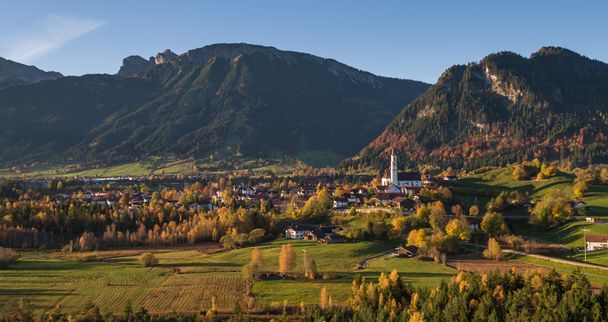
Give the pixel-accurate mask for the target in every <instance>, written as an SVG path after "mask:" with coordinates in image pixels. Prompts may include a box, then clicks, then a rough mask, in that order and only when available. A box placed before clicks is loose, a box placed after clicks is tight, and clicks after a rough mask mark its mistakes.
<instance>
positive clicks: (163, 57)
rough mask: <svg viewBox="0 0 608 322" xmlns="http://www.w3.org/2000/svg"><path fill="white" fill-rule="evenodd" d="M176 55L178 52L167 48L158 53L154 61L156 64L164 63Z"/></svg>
mask: <svg viewBox="0 0 608 322" xmlns="http://www.w3.org/2000/svg"><path fill="white" fill-rule="evenodd" d="M176 57H177V54H176V53H174V52H172V51H171V49H165V51H163V52H162V53H158V54H156V56H155V57H154V63H155V64H156V65H160V64H164V63H167V62H169V61H171V60H173V59H175V58H176ZM150 60H152V57H150Z"/></svg>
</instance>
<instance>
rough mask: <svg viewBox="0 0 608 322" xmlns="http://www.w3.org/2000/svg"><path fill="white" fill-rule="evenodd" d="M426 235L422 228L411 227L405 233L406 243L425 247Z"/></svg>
mask: <svg viewBox="0 0 608 322" xmlns="http://www.w3.org/2000/svg"><path fill="white" fill-rule="evenodd" d="M426 242H427V236H426V230H424V229H412V230H411V231H410V233H409V234H408V235H407V245H408V246H416V247H418V248H421V249H423V248H426Z"/></svg>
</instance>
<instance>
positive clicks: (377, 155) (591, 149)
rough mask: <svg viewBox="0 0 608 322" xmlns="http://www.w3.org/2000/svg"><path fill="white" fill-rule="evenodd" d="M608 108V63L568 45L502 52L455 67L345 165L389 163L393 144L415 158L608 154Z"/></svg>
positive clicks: (496, 161) (442, 161)
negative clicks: (528, 52) (524, 53)
mask: <svg viewBox="0 0 608 322" xmlns="http://www.w3.org/2000/svg"><path fill="white" fill-rule="evenodd" d="M607 113H608V65H607V64H605V63H603V62H601V61H599V60H594V59H590V58H587V57H585V56H582V55H580V54H577V53H575V52H573V51H571V50H568V49H565V48H561V47H550V46H547V47H542V48H541V49H539V50H538V51H537V52H535V53H533V54H532V55H530V57H529V58H526V57H522V56H520V55H518V54H515V53H512V52H499V53H494V54H490V55H488V56H486V57H484V58H483V59H481V60H480V61H479V62H477V63H471V64H468V65H455V66H452V67H450V68H448V69H447V70H446V71H445V72H444V73H443V74H442V75H441V77H439V79H438V81H437V83H436V84H435V85H433V86H431V87H430V88H429V89H428V90H427V91H426V92H425V93H424V94H423V95H421V96H420V97H418V98H417V99H416V100H414V101H413V102H412V103H410V104H409V105H407V106H406V107H404V108H403V109H402V111H401V112H400V113H399V115H398V116H397V117H395V119H393V121H392V122H391V123H390V124H389V125H388V126H387V127H386V128H385V130H384V131H383V133H382V134H381V135H380V136H379V137H378V138H376V139H375V140H374V141H372V142H371V143H370V144H369V145H368V146H367V147H365V148H364V149H362V150H361V151H360V152H359V154H357V155H356V156H355V157H353V158H351V159H349V160H346V161H345V162H344V163H343V165H344V166H345V167H351V168H361V167H369V166H371V167H374V168H378V169H384V168H385V167H386V164H387V161H386V160H387V156H388V153H389V151H390V150H392V149H395V150H396V151H397V153H398V154H399V155H400V157H401V159H402V160H404V162H403V163H404V164H406V165H407V166H417V165H421V164H425V163H430V164H435V165H440V166H444V167H447V166H456V167H466V168H475V167H478V166H484V165H502V164H507V163H509V162H517V161H521V160H525V159H533V158H541V159H543V158H544V159H549V160H558V159H559V160H561V161H569V162H571V163H572V164H586V163H591V162H606V161H608V160H607V153H606V146H607V142H606V135H607V134H608V132H607V124H608V123H607V120H608V118H607V117H606V115H607ZM564 154H568V155H569V157H568V158H567V160H564Z"/></svg>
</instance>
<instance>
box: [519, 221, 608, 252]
mask: <svg viewBox="0 0 608 322" xmlns="http://www.w3.org/2000/svg"><path fill="white" fill-rule="evenodd" d="M512 227H514V228H513V230H514V232H516V233H518V234H522V235H524V236H529V237H530V238H532V239H535V240H538V241H544V242H550V243H555V244H561V245H564V246H566V247H568V248H574V247H583V246H584V244H585V242H584V240H583V237H584V234H583V232H582V231H581V229H589V232H587V234H588V235H593V234H596V235H608V224H591V223H588V222H584V221H574V222H568V223H565V224H564V225H562V226H560V227H558V228H555V229H552V230H545V229H542V228H536V227H534V226H531V225H529V224H528V223H526V222H525V221H523V222H522V221H518V224H516V225H513V226H512Z"/></svg>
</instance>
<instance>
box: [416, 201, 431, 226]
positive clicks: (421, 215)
mask: <svg viewBox="0 0 608 322" xmlns="http://www.w3.org/2000/svg"><path fill="white" fill-rule="evenodd" d="M430 216H431V209H429V207H428V206H427V205H425V204H421V205H419V206H418V207H417V208H416V219H417V220H418V223H419V224H420V225H426V224H428V223H429V219H430Z"/></svg>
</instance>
